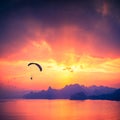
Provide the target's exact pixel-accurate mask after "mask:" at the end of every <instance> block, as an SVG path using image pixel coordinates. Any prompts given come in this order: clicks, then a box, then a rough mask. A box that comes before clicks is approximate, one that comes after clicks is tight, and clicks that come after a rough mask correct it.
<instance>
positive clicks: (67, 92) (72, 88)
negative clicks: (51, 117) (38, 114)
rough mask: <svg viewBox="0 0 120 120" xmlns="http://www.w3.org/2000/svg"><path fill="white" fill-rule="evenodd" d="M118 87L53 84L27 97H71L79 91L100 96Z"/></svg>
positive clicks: (26, 96) (26, 95)
mask: <svg viewBox="0 0 120 120" xmlns="http://www.w3.org/2000/svg"><path fill="white" fill-rule="evenodd" d="M115 90H117V88H112V87H107V86H96V85H93V86H89V87H87V86H84V85H79V84H70V85H66V86H65V87H63V88H61V89H54V88H52V87H51V86H49V87H48V89H47V90H41V91H38V92H33V91H32V92H30V93H28V94H25V95H24V96H23V98H25V99H71V96H73V95H75V94H77V93H83V94H84V95H86V96H99V95H103V94H112V93H113V92H115Z"/></svg>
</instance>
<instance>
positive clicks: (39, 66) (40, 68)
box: [28, 62, 42, 80]
mask: <svg viewBox="0 0 120 120" xmlns="http://www.w3.org/2000/svg"><path fill="white" fill-rule="evenodd" d="M30 65H36V66H37V67H38V68H39V70H40V71H42V67H41V65H39V64H38V63H33V62H32V63H29V64H28V66H30ZM30 79H31V80H32V79H33V78H32V77H31V78H30Z"/></svg>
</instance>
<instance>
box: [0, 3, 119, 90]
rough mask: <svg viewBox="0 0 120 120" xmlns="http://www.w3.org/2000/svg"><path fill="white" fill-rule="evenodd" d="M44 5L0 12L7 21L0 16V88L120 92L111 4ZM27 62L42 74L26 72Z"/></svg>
mask: <svg viewBox="0 0 120 120" xmlns="http://www.w3.org/2000/svg"><path fill="white" fill-rule="evenodd" d="M19 2H20V1H19ZM13 3H14V2H13ZM16 3H17V2H16ZM16 3H15V4H16ZM43 3H44V2H43V1H42V2H40V5H43V6H41V7H39V6H37V4H35V6H36V7H35V6H33V4H31V3H30V4H28V5H27V6H26V4H25V3H24V2H23V3H22V4H21V5H23V7H22V6H21V7H18V8H14V9H15V10H14V9H12V8H9V9H10V11H7V10H6V8H3V14H5V15H6V12H7V17H4V16H2V14H0V15H1V16H2V20H1V21H0V24H1V26H2V35H0V43H1V44H0V51H1V54H0V66H1V67H0V73H1V75H0V84H1V85H0V87H3V88H9V89H14V88H16V89H21V90H23V89H26V90H27V89H35V90H39V89H46V88H47V87H48V86H52V87H54V88H61V87H64V86H65V85H67V84H74V83H78V84H82V85H85V86H90V85H104V86H111V87H117V88H118V87H120V69H119V68H120V52H119V51H120V47H119V45H120V42H119V38H120V37H119V25H120V22H119V21H120V19H119V17H117V15H115V14H114V12H115V11H113V8H115V5H114V4H113V5H112V3H111V2H107V1H103V2H101V4H100V3H97V2H95V1H92V2H88V3H87V2H86V3H84V2H83V3H82V2H78V4H76V3H73V2H69V4H65V3H62V2H60V4H58V3H57V2H55V3H52V4H53V6H55V8H54V7H51V5H52V4H50V5H47V6H46V4H43ZM18 5H19V4H18ZM88 6H89V7H88ZM9 7H10V6H9ZM24 8H26V9H24ZM53 8H54V9H55V10H54V9H53ZM61 8H64V9H61ZM88 9H89V12H88ZM18 13H19V15H18ZM2 23H3V24H2ZM29 62H38V63H39V64H41V66H42V67H43V71H42V72H39V70H38V69H37V68H36V67H34V66H31V67H28V66H27V64H28V63H29ZM31 76H32V77H33V80H30V77H31ZM12 86H14V87H13V88H12Z"/></svg>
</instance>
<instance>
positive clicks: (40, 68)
mask: <svg viewBox="0 0 120 120" xmlns="http://www.w3.org/2000/svg"><path fill="white" fill-rule="evenodd" d="M30 65H36V66H37V67H38V68H39V70H40V71H42V67H41V66H40V65H39V64H38V63H29V64H28V66H30Z"/></svg>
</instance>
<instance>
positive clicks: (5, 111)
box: [0, 99, 120, 120]
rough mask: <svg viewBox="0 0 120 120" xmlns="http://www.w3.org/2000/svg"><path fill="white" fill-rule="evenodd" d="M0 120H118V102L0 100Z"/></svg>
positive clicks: (119, 114)
mask: <svg viewBox="0 0 120 120" xmlns="http://www.w3.org/2000/svg"><path fill="white" fill-rule="evenodd" d="M0 120H120V102H117V101H106V100H104V101H101V100H85V101H74V100H73V101H72V100H25V99H19V100H0Z"/></svg>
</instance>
